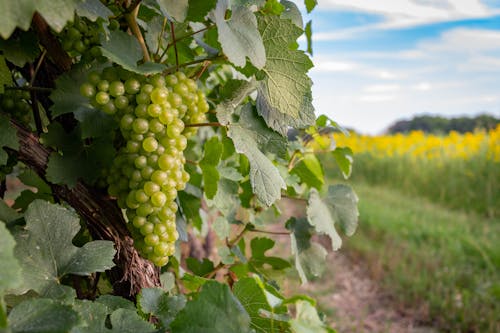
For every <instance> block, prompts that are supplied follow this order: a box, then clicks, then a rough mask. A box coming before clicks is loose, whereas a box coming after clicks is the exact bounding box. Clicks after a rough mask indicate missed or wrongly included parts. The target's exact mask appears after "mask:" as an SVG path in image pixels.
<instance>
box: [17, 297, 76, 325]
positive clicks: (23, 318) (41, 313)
mask: <svg viewBox="0 0 500 333" xmlns="http://www.w3.org/2000/svg"><path fill="white" fill-rule="evenodd" d="M8 319H9V324H10V328H11V330H12V333H67V332H69V331H70V330H71V328H73V327H74V326H76V325H78V323H79V322H80V318H79V316H78V313H77V312H76V311H75V310H73V309H72V307H71V306H70V305H66V304H60V303H58V302H57V301H54V300H51V299H43V298H37V299H31V300H28V301H24V302H22V303H20V304H19V305H17V306H16V307H14V308H13V309H12V311H11V312H10V314H9V318H8Z"/></svg>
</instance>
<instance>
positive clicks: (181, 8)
mask: <svg viewBox="0 0 500 333" xmlns="http://www.w3.org/2000/svg"><path fill="white" fill-rule="evenodd" d="M156 1H157V2H158V4H159V5H160V9H161V11H162V13H164V14H167V15H168V16H170V17H172V18H173V19H174V20H176V21H177V22H183V21H184V20H185V19H186V15H187V13H188V6H189V1H188V0H156Z"/></svg>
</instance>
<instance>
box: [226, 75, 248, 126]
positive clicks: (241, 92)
mask: <svg viewBox="0 0 500 333" xmlns="http://www.w3.org/2000/svg"><path fill="white" fill-rule="evenodd" d="M256 88H257V81H255V80H253V79H252V80H250V81H245V80H229V81H228V82H227V83H226V84H225V85H224V88H223V90H222V97H223V98H224V101H223V102H222V103H219V104H218V105H217V109H216V111H217V120H219V122H220V123H221V124H223V125H227V124H229V123H230V122H231V116H232V114H233V113H234V111H235V110H236V107H237V106H238V105H240V103H241V102H242V101H243V100H244V99H245V98H246V97H247V96H248V95H249V94H250V93H251V92H252V91H254V90H255V89H256Z"/></svg>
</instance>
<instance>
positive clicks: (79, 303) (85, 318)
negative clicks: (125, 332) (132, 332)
mask: <svg viewBox="0 0 500 333" xmlns="http://www.w3.org/2000/svg"><path fill="white" fill-rule="evenodd" d="M74 302H75V303H74V305H73V309H75V310H76V311H77V312H78V314H79V315H80V318H82V322H81V323H80V325H78V326H77V327H73V329H72V330H71V333H107V332H109V330H108V329H107V328H106V317H107V316H108V315H109V314H111V312H112V311H110V309H109V308H108V307H107V306H106V305H104V304H101V303H98V302H91V301H88V300H75V301H74Z"/></svg>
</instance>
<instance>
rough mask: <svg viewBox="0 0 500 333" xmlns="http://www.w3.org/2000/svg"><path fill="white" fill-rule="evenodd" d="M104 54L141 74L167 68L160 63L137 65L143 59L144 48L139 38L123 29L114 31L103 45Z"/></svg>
mask: <svg viewBox="0 0 500 333" xmlns="http://www.w3.org/2000/svg"><path fill="white" fill-rule="evenodd" d="M101 51H102V55H103V56H105V57H106V58H108V59H109V60H111V62H114V63H117V64H118V65H120V66H122V67H123V68H125V69H127V70H129V71H131V72H134V73H139V74H155V73H160V72H162V71H164V70H165V69H166V66H165V65H162V64H158V63H144V64H141V65H137V62H138V61H139V60H141V59H142V57H143V54H142V49H141V46H140V45H139V42H138V41H137V38H135V37H134V36H131V35H129V34H127V33H125V32H123V31H121V30H117V31H113V32H111V33H110V35H109V39H108V40H106V41H104V42H103V44H102V47H101Z"/></svg>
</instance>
